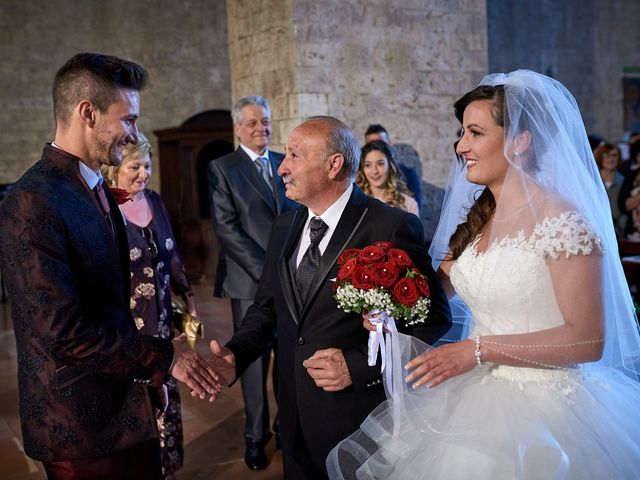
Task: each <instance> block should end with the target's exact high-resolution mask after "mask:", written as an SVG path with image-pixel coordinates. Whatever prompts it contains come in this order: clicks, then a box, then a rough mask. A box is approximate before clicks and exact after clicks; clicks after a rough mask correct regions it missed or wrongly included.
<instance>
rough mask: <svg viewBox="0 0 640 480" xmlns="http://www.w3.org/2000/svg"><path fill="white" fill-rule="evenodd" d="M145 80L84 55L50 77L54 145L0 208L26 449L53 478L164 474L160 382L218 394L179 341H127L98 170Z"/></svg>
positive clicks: (122, 257) (113, 223) (140, 72)
mask: <svg viewBox="0 0 640 480" xmlns="http://www.w3.org/2000/svg"><path fill="white" fill-rule="evenodd" d="M146 79H147V72H146V70H144V69H143V68H142V67H141V66H140V65H137V64H135V63H133V62H129V61H126V60H122V59H120V58H117V57H112V56H105V55H100V54H95V53H82V54H78V55H76V56H74V57H73V58H72V59H70V60H69V61H68V62H67V63H66V64H65V65H64V66H63V67H62V68H61V69H60V70H59V71H58V72H57V74H56V77H55V81H54V85H53V105H54V114H55V121H56V130H55V139H54V142H53V143H51V144H47V145H45V147H44V152H43V154H42V159H41V160H40V161H38V162H37V163H36V164H35V165H33V166H32V167H31V168H30V169H29V170H28V171H27V172H26V173H25V174H24V175H23V176H22V178H20V180H18V182H17V183H16V184H15V186H14V187H13V188H12V190H11V191H10V192H9V194H8V195H7V197H6V198H5V200H4V201H3V202H2V204H1V205H0V268H1V269H2V274H3V276H4V278H5V280H6V285H7V288H8V291H9V299H10V301H11V310H12V318H13V327H14V331H15V338H16V350H17V356H18V384H19V395H20V420H21V426H22V435H23V441H24V450H25V453H26V454H27V455H29V456H30V457H32V458H34V459H36V460H40V461H42V462H43V464H44V467H45V470H46V472H47V477H48V478H50V479H61V478H64V479H67V478H77V479H95V478H140V479H158V478H162V470H161V465H160V444H159V442H158V438H157V436H158V433H157V427H156V419H155V417H154V414H155V413H154V409H153V406H154V404H155V405H157V406H159V407H160V406H161V404H160V403H159V402H160V396H159V395H158V391H157V390H156V389H157V388H160V387H161V385H162V384H163V383H164V379H165V377H166V375H167V373H170V374H171V375H173V376H174V377H175V378H177V379H178V380H180V381H182V382H185V383H186V384H187V385H188V386H189V387H190V388H191V389H192V391H193V392H194V393H195V394H197V395H200V397H201V398H205V396H208V395H211V396H212V398H211V399H213V397H215V396H216V395H217V393H218V392H219V390H220V385H219V384H217V379H216V376H215V373H214V372H213V370H211V369H209V367H208V364H207V363H206V362H205V361H204V360H203V359H201V358H200V356H199V355H197V354H196V353H195V352H193V351H192V350H191V349H190V348H189V347H188V345H187V344H186V339H185V338H184V336H181V337H179V338H176V339H174V340H173V341H170V340H165V339H160V338H154V337H147V336H143V335H140V334H138V332H137V329H136V327H135V324H134V322H133V319H132V318H131V313H130V309H129V297H130V290H129V289H130V286H129V279H130V275H129V255H128V252H129V248H128V246H127V234H126V231H125V226H124V222H123V217H122V215H121V214H120V210H119V209H118V205H117V203H116V202H115V200H114V199H113V197H112V196H111V194H110V193H109V191H108V190H109V189H108V188H103V186H102V176H101V175H100V167H101V166H102V165H113V166H117V165H119V164H120V163H121V162H122V147H123V146H124V145H126V144H127V143H133V144H135V143H136V142H137V141H138V138H137V136H138V129H137V126H136V121H137V119H138V115H139V106H140V94H139V90H140V89H142V88H143V87H144V85H145V82H146Z"/></svg>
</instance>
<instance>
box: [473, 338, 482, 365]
mask: <svg viewBox="0 0 640 480" xmlns="http://www.w3.org/2000/svg"><path fill="white" fill-rule="evenodd" d="M474 354H475V356H476V363H477V364H478V365H482V352H481V351H480V335H477V336H476V351H475V352H474Z"/></svg>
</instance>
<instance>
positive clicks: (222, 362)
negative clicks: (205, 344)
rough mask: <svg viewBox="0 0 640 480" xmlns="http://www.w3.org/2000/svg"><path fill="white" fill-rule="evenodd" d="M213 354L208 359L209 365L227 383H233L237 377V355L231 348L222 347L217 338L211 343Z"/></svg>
mask: <svg viewBox="0 0 640 480" xmlns="http://www.w3.org/2000/svg"><path fill="white" fill-rule="evenodd" d="M209 346H210V347H211V353H213V355H212V356H211V357H210V358H209V359H207V361H208V362H209V365H210V366H211V367H212V368H213V369H214V370H215V371H216V372H217V373H218V375H219V376H220V377H221V381H222V382H223V383H225V384H226V385H229V384H231V382H233V381H234V380H235V379H236V357H235V355H234V354H233V352H232V351H231V350H229V349H228V348H226V347H221V346H220V344H218V342H217V341H216V340H211V343H210V344H209Z"/></svg>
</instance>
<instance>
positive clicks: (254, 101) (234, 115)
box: [231, 95, 271, 125]
mask: <svg viewBox="0 0 640 480" xmlns="http://www.w3.org/2000/svg"><path fill="white" fill-rule="evenodd" d="M247 105H258V106H259V107H262V108H264V109H265V110H266V111H267V113H268V114H269V116H271V108H269V102H267V99H266V98H264V97H261V96H260V95H249V96H246V97H242V98H241V99H240V100H238V101H237V102H236V103H234V104H233V108H231V119H232V120H233V124H234V125H238V124H239V123H240V122H241V121H242V109H243V108H244V107H246V106H247Z"/></svg>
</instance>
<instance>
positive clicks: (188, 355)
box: [169, 334, 236, 402]
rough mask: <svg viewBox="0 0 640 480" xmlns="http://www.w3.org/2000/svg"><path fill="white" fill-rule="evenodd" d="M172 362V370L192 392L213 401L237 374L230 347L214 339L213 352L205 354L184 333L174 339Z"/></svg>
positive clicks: (175, 376) (170, 369) (171, 372)
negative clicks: (193, 346)
mask: <svg viewBox="0 0 640 480" xmlns="http://www.w3.org/2000/svg"><path fill="white" fill-rule="evenodd" d="M172 342H173V352H174V353H173V363H172V364H171V367H170V368H169V373H170V374H171V375H172V376H173V377H174V378H175V379H176V380H178V381H180V382H182V383H184V384H185V385H186V386H187V387H189V388H190V389H191V395H192V396H194V397H195V396H198V397H200V398H201V399H202V400H204V399H205V398H207V397H209V401H210V402H213V401H214V400H215V399H216V398H217V397H218V395H219V393H220V391H221V390H222V387H223V385H229V384H230V383H231V382H233V380H235V378H236V361H235V357H234V355H233V353H232V352H231V350H229V349H228V348H223V347H220V345H218V342H217V341H215V340H212V341H211V344H210V346H211V352H212V356H211V357H209V358H204V357H202V356H201V355H199V354H198V353H197V352H195V351H194V350H192V349H191V348H190V347H189V345H188V343H187V337H186V335H185V334H182V335H180V336H178V337H176V338H174V339H173V340H172Z"/></svg>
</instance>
